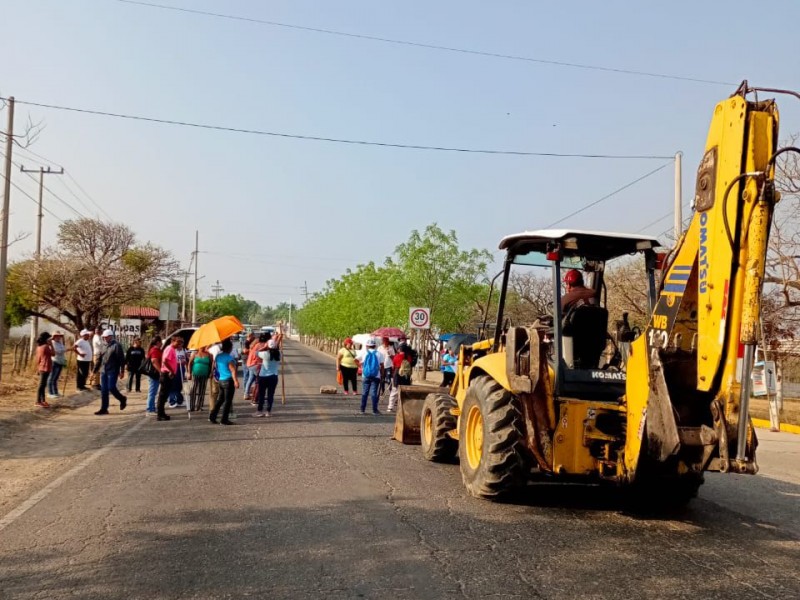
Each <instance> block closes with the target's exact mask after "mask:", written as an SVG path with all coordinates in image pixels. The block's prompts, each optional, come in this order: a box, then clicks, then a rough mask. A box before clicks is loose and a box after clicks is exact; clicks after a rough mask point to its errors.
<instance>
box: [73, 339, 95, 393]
mask: <svg viewBox="0 0 800 600" xmlns="http://www.w3.org/2000/svg"><path fill="white" fill-rule="evenodd" d="M91 336H92V332H91V331H89V330H88V329H83V330H81V335H80V338H79V339H78V340H77V341H76V342H75V345H74V346H73V349H74V350H75V354H77V356H78V359H77V361H76V371H77V373H76V382H75V387H76V388H78V391H79V392H82V391H83V390H87V389H89V388H87V387H86V380H87V379H88V378H89V370H90V368H91V366H92V358H93V353H92V343H91V342H90V341H89V338H90V337H91Z"/></svg>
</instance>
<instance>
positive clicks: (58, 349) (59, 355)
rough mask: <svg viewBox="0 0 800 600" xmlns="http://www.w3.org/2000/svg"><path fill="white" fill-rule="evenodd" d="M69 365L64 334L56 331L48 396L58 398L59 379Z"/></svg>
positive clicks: (48, 382) (48, 381)
mask: <svg viewBox="0 0 800 600" xmlns="http://www.w3.org/2000/svg"><path fill="white" fill-rule="evenodd" d="M66 365H67V347H66V346H64V333H63V332H62V331H56V332H55V333H53V370H52V371H50V377H49V378H48V380H47V395H48V396H49V397H50V398H58V397H59V393H58V378H59V377H60V376H61V371H62V370H63V369H64V367H65V366H66Z"/></svg>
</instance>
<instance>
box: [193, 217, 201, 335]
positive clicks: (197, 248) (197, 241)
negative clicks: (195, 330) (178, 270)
mask: <svg viewBox="0 0 800 600" xmlns="http://www.w3.org/2000/svg"><path fill="white" fill-rule="evenodd" d="M192 256H193V257H194V291H193V292H192V325H194V324H196V323H197V263H198V260H197V259H198V257H199V256H200V232H199V231H197V230H195V232H194V253H193V255H192Z"/></svg>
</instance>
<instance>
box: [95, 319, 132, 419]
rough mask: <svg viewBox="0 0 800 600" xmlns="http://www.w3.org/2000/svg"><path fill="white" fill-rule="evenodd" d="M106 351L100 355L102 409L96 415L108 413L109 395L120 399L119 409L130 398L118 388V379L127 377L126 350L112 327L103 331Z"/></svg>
mask: <svg viewBox="0 0 800 600" xmlns="http://www.w3.org/2000/svg"><path fill="white" fill-rule="evenodd" d="M103 342H104V344H105V348H106V349H105V351H104V352H103V355H102V356H101V357H100V410H98V411H97V412H96V413H94V414H96V415H107V414H108V400H109V398H108V397H109V395H111V396H114V398H116V399H117V400H119V409H120V410H125V406H126V405H127V404H128V399H127V398H126V397H125V396H123V395H122V392H120V391H119V390H118V389H117V379H122V378H123V377H125V352H123V351H122V346H120V345H119V342H117V340H115V339H114V332H113V331H112V330H111V329H106V330H105V331H103Z"/></svg>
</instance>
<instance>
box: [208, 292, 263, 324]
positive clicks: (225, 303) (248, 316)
mask: <svg viewBox="0 0 800 600" xmlns="http://www.w3.org/2000/svg"><path fill="white" fill-rule="evenodd" d="M259 312H261V307H260V306H259V305H258V303H257V302H254V301H253V300H247V299H245V298H243V297H242V296H241V295H239V294H228V295H227V296H222V297H221V298H209V299H207V300H200V301H198V302H197V318H198V320H199V321H200V322H206V321H210V320H212V319H216V318H218V317H222V316H225V315H233V316H234V317H236V318H237V319H239V320H240V321H242V322H243V323H248V322H251V321H252V317H253V316H254V315H258V313H259Z"/></svg>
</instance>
